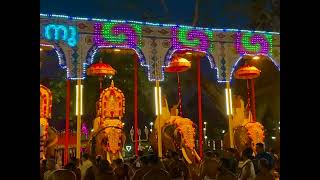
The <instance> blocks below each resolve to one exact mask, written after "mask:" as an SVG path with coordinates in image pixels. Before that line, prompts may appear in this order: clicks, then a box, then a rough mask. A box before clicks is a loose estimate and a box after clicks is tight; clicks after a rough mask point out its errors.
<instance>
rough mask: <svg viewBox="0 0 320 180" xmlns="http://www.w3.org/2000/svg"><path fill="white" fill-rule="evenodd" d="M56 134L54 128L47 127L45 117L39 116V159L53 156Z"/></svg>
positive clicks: (56, 139) (56, 140)
mask: <svg viewBox="0 0 320 180" xmlns="http://www.w3.org/2000/svg"><path fill="white" fill-rule="evenodd" d="M57 142H58V135H57V132H56V130H55V129H54V128H52V127H49V125H48V122H47V120H46V119H45V118H40V160H43V159H47V158H50V157H53V156H54V149H55V145H56V143H57Z"/></svg>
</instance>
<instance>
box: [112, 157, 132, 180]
mask: <svg viewBox="0 0 320 180" xmlns="http://www.w3.org/2000/svg"><path fill="white" fill-rule="evenodd" d="M114 173H115V174H116V176H117V179H118V180H129V166H128V165H127V164H124V163H123V160H122V159H116V160H115V168H114Z"/></svg>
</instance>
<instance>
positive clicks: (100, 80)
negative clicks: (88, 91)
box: [99, 77, 102, 94]
mask: <svg viewBox="0 0 320 180" xmlns="http://www.w3.org/2000/svg"><path fill="white" fill-rule="evenodd" d="M99 82H100V90H99V91H100V94H101V93H102V78H101V77H99Z"/></svg>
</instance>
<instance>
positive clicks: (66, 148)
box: [64, 79, 70, 165]
mask: <svg viewBox="0 0 320 180" xmlns="http://www.w3.org/2000/svg"><path fill="white" fill-rule="evenodd" d="M66 91H67V93H66V131H65V144H64V165H66V164H67V163H68V157H69V155H68V154H69V119H70V79H67V86H66Z"/></svg>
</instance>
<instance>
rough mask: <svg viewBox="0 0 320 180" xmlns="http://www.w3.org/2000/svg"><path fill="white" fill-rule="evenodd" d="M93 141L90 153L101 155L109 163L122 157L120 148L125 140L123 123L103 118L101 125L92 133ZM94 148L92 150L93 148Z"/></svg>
mask: <svg viewBox="0 0 320 180" xmlns="http://www.w3.org/2000/svg"><path fill="white" fill-rule="evenodd" d="M93 138H94V143H92V144H91V146H94V148H93V147H91V153H93V154H94V155H96V156H97V155H101V156H102V158H103V159H107V160H108V161H109V162H110V163H111V162H112V161H113V160H115V159H118V158H120V159H122V158H123V157H122V149H123V146H124V144H125V141H126V136H125V133H124V131H123V125H122V122H121V121H120V120H117V119H113V120H110V119H108V120H105V121H104V123H103V125H102V126H100V128H99V129H98V130H97V132H94V134H93ZM93 149H94V150H93Z"/></svg>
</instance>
